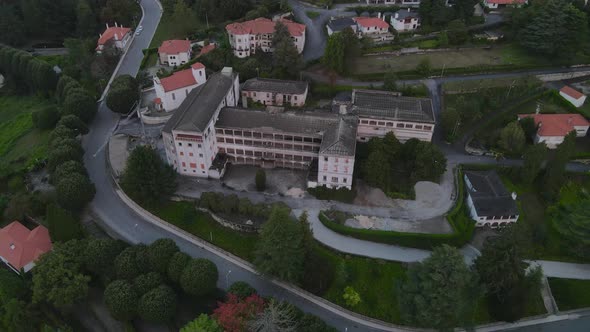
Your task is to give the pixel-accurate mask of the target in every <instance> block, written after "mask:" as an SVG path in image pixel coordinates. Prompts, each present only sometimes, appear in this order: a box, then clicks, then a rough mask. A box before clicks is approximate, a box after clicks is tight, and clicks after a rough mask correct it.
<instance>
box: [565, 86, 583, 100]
mask: <svg viewBox="0 0 590 332" xmlns="http://www.w3.org/2000/svg"><path fill="white" fill-rule="evenodd" d="M559 91H560V92H562V93H564V94H566V95H568V96H570V97H572V98H574V99H580V98H582V97H585V95H584V94H583V93H581V92H580V91H578V90H576V89H574V88H572V87H569V86H567V85H566V86H564V87H563V88H561V90H559Z"/></svg>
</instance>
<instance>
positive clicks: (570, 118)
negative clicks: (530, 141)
mask: <svg viewBox="0 0 590 332" xmlns="http://www.w3.org/2000/svg"><path fill="white" fill-rule="evenodd" d="M518 117H519V118H520V119H523V118H528V117H532V118H533V119H534V120H535V124H536V125H537V126H539V130H538V131H537V135H539V136H558V137H561V136H566V135H567V134H569V133H570V132H571V131H572V130H575V128H574V126H576V127H584V126H590V122H588V120H586V118H584V117H583V116H582V115H580V114H519V115H518Z"/></svg>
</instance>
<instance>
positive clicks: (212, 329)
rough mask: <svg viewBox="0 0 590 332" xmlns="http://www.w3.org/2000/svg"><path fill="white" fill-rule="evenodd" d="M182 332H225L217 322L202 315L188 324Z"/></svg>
mask: <svg viewBox="0 0 590 332" xmlns="http://www.w3.org/2000/svg"><path fill="white" fill-rule="evenodd" d="M180 332H223V329H222V328H221V327H220V326H219V324H218V323H217V321H216V320H215V319H213V318H211V317H209V316H207V314H200V315H199V317H197V318H195V319H194V320H192V321H190V322H188V324H186V325H185V326H184V327H183V328H181V329H180Z"/></svg>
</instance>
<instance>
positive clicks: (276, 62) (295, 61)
mask: <svg viewBox="0 0 590 332" xmlns="http://www.w3.org/2000/svg"><path fill="white" fill-rule="evenodd" d="M272 48H273V54H272V63H273V72H274V75H275V76H276V77H278V78H297V77H298V75H299V72H300V70H301V69H302V68H303V58H302V57H301V54H299V52H298V51H297V47H296V46H295V43H294V42H293V40H292V39H291V34H290V33H289V30H288V29H287V26H286V25H284V24H283V23H281V22H277V24H276V25H275V32H274V35H273V38H272Z"/></svg>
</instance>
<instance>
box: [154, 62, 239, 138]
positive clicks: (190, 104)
mask: <svg viewBox="0 0 590 332" xmlns="http://www.w3.org/2000/svg"><path fill="white" fill-rule="evenodd" d="M226 70H227V71H228V70H229V68H224V71H226ZM236 75H237V74H235V73H233V72H231V74H230V73H224V72H223V71H222V72H218V73H215V74H213V75H212V76H211V77H210V78H209V79H208V80H207V82H205V84H203V85H200V86H198V87H196V88H195V89H193V90H192V91H191V92H190V93H189V94H188V96H187V97H186V99H185V100H184V101H183V102H182V104H180V107H178V109H177V110H176V112H174V115H173V116H172V117H171V118H170V120H168V122H167V123H166V125H165V126H164V128H163V129H162V131H163V132H167V133H170V132H172V130H175V129H177V130H189V131H200V132H202V131H203V130H205V128H206V126H207V124H208V123H209V121H211V118H212V117H213V114H215V111H216V110H217V107H219V105H220V104H221V102H222V101H223V99H224V98H225V96H226V95H227V93H228V92H229V91H230V89H231V88H232V86H233V83H234V80H235V78H236Z"/></svg>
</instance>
